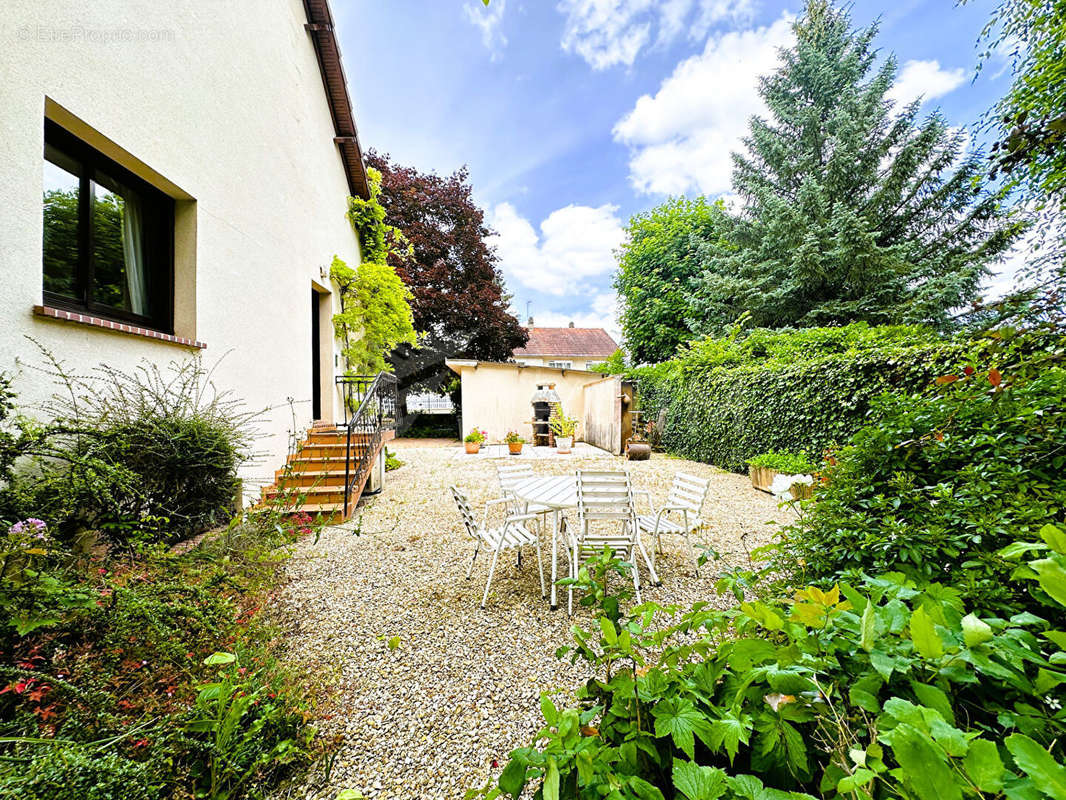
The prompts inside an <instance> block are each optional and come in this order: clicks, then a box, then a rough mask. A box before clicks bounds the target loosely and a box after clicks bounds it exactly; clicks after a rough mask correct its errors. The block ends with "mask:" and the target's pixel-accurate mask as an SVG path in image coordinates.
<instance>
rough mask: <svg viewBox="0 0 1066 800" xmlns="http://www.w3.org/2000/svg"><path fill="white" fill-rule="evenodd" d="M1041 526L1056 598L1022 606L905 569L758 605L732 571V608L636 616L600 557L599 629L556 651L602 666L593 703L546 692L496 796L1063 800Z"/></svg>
mask: <svg viewBox="0 0 1066 800" xmlns="http://www.w3.org/2000/svg"><path fill="white" fill-rule="evenodd" d="M1042 536H1043V541H1040V542H1035V543H1025V544H1019V545H1016V546H1015V548H1013V549H1014V552H1015V557H1017V556H1018V555H1019V554H1020V553H1024V552H1028V551H1029V549H1030V548H1031V549H1032V550H1037V551H1039V552H1038V553H1037V555H1039V556H1041V557H1040V558H1038V559H1035V560H1032V561H1030V563H1029V565H1028V566H1027V567H1026V566H1023V567H1021V568H1020V571H1019V578H1020V579H1023V580H1024V579H1032V578H1035V579H1036V580H1029V581H1027V583H1028V584H1029V585H1030V586H1031V588H1032V590H1033V594H1034V600H1035V601H1036V602H1038V603H1039V604H1041V605H1042V606H1043V609H1044V613H1043V615H1042V616H1038V615H1035V614H1031V613H1024V614H1018V615H1014V616H1012V617H1010V618H1009V619H1007V618H1003V617H994V616H979V615H977V614H975V613H973V612H972V611H971V610H970V609H969V608H968V607H967V606H966V604H965V603H964V602H963V601H962V600H961V599H960V596H959V593H958V592H957V591H956V590H954V589H953V588H951V587H948V586H945V585H942V584H939V583H932V584H925V585H922V586H919V585H916V584H915V583H914V582H913V581H910V580H908V579H907V578H905V577H904V576H903V575H901V574H899V573H889V574H886V575H884V576H882V577H879V578H864V579H863V580H862V581H861V582H859V583H856V584H854V585H851V584H840V585H835V586H833V587H832V588H830V589H828V590H823V589H820V588H817V587H807V588H803V589H800V590H798V591H796V592H795V593H794V595H793V596H791V597H789V598H787V599H786V598H780V599H769V600H752V601H743V597H744V594H743V592H742V591H740V589H739V585H740V584H737V583H734V584H733V585H734V587H735V588H736V592H737V595H738V599H740V600H741V601H742V602H741V603H740V606H739V607H738V608H735V609H732V610H729V611H719V610H716V609H712V608H710V607H709V606H707V605H706V604H704V603H698V604H696V605H694V606H693V607H692V608H691V609H690V610H688V611H684V612H683V613H680V614H679V612H680V609H678V608H676V607H665V608H664V607H660V606H658V605H656V604H654V603H645V604H643V605H641V606H637V607H635V608H633V609H632V610H631V611H630V612H629V613H628V614H623V613H621V611H620V608H621V603H623V602H624V601H625V600H626V599H627V598H626V596H625V594H622V595H612V594H609V593H608V592H607V590H606V587H607V585H608V584H607V581H606V578H607V575H608V574H609V573H610V572H612V571H618V572H623V573H624V572H625V571H626V567H627V566H628V565H625V564H623V563H622V562H619V561H617V560H615V559H612V558H610V556H609V554H607V553H604V554H603V555H602V556H601V557H600V558H598V559H596V560H594V561H592V562H590V563H589V564H588V565H587V566H586V567H585V568H583V570H582V573H581V575H580V577H579V579H578V583H579V584H580V588H581V589H583V590H584V595H583V602H584V603H585V604H586V605H591V606H593V608H594V610H595V618H596V623H597V625H596V626H595V627H593V629H591V630H586V629H582V628H579V627H576V628H575V629H574V640H575V645H574V647H573V648H562V649H561V651H560V653H559V655H566V654H567V653H569V655H570V657H571V660H573V661H575V662H576V661H584V662H585V663H586V664H587V665H588V667H589V669H590V670H591V672H592V674H591V676H590V677H589V680H588V681H587V683H585V684H584V685H583V686H582V687H581V688H580V689H579V691H578V703H577V705H576V706H575V707H572V708H557V707H556V706H555V705H554V703H553V702H552V700H551V699H550V697H549V696H548V695H547V694H546V695H542V698H541V709H542V712H543V715H544V720H545V724H544V727H543V728H542V729H541V730H540V731H539V733H538V734H537V736H536V742H535V744H534V746H532V747H524V748H520V749H518V750H515V751H514V752H513V753H512V754H511V758H510V761H509V763H508V764H507V766H506V767H505V768H504V770H503V772H502V774H501V775H500V778H499V782H498V786H497V787H496V788H493V789H488V788H486V790H483V794H485V795H487V796H488V797H490V798H492V797H500V796H506V797H512V798H518V797H519V795H520V793H521V792H522V790H523V788H524V787H525V786H526V785H527V784H529V783H532V784H533V785H534V786H535V787H536V791H535V793H534V795H533V796H534V798H536V800H558V799H560V798H562V799H569V798H582V799H583V798H604V797H608V798H616V800H626V799H629V798H632V799H633V800H670V799H671V798H678V799H679V800H718V798H746V799H747V800H789V798H791V800H802V799H803V798H813V797H825V798H833V797H851V798H856V799H857V800H869V799H870V798H890V797H905V798H916V799H917V800H962V798H979V797H1004V796H1005V797H1007V798H1027V799H1028V800H1039V799H1040V798H1044V797H1047V798H1055V799H1056V800H1058V799H1059V798H1062V797H1063V796H1066V767H1063V759H1064V758H1066V749H1064V745H1063V736H1064V734H1066V710H1064V709H1063V708H1062V703H1061V697H1062V691H1061V687H1062V686H1063V685H1064V684H1066V631H1064V630H1062V626H1061V622H1062V620H1063V618H1064V614H1066V605H1064V604H1063V603H1064V601H1066V571H1063V567H1064V566H1066V532H1064V531H1063V530H1062V529H1059V528H1055V527H1053V526H1047V527H1046V528H1045V530H1044V531H1043V532H1042ZM1031 555H1032V553H1030V557H1031ZM1056 570H1057V572H1056ZM734 577H735V576H734ZM618 583H619V584H620V585H621V586H623V587H624V586H625V585H626V582H625V580H624V579H623V580H621V581H619V582H618ZM729 583H730V581H729V580H728V579H724V580H723V581H722V584H723V588H724V587H725V586H726V585H728V584H729ZM472 794H474V793H472Z"/></svg>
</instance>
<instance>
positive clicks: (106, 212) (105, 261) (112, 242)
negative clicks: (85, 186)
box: [90, 171, 148, 315]
mask: <svg viewBox="0 0 1066 800" xmlns="http://www.w3.org/2000/svg"><path fill="white" fill-rule="evenodd" d="M90 186H91V189H92V214H93V221H92V226H93V287H92V299H93V302H96V303H101V304H103V305H107V306H110V307H111V308H118V309H122V310H123V311H132V312H133V313H134V314H142V315H143V314H147V313H148V291H147V286H146V284H145V271H144V247H143V241H144V232H143V230H142V222H141V218H142V213H141V201H140V198H139V197H138V195H137V193H136V192H134V191H133V190H132V189H129V188H128V187H126V186H123V185H122V184H121V183H119V182H118V181H117V180H114V179H113V178H110V177H108V176H107V175H105V174H103V173H101V172H99V171H98V172H97V173H96V180H94V181H91V182H90Z"/></svg>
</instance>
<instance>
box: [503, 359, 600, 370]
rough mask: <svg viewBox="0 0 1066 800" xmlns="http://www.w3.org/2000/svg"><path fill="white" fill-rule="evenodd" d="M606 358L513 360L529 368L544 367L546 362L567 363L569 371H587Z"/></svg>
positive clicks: (546, 364)
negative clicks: (568, 363)
mask: <svg viewBox="0 0 1066 800" xmlns="http://www.w3.org/2000/svg"><path fill="white" fill-rule="evenodd" d="M606 360H607V359H606V358H587V357H585V356H518V357H516V358H515V361H517V362H518V363H519V364H525V365H526V366H529V367H546V366H548V362H549V361H551V362H560V361H569V362H570V369H576V370H587V369H589V367H590V366H592V365H595V364H602V363H603V362H604V361H606Z"/></svg>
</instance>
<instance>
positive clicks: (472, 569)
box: [466, 542, 481, 580]
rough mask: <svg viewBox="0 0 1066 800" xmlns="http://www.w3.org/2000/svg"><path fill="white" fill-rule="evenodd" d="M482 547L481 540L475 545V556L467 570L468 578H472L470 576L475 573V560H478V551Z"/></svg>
mask: <svg viewBox="0 0 1066 800" xmlns="http://www.w3.org/2000/svg"><path fill="white" fill-rule="evenodd" d="M480 549H481V542H478V543H477V544H476V545H474V557H473V558H472V559H470V566H469V567H468V568H467V570H466V579H467V580H470V576H471V575H472V574H473V573H474V562H475V561H477V551H478V550H480Z"/></svg>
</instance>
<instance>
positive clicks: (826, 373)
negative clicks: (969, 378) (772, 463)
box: [629, 325, 970, 472]
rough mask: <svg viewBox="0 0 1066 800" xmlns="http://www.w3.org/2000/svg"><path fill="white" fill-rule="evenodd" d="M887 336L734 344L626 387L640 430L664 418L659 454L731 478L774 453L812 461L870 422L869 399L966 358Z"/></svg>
mask: <svg viewBox="0 0 1066 800" xmlns="http://www.w3.org/2000/svg"><path fill="white" fill-rule="evenodd" d="M887 330H888V331H889V332H890V333H886V329H879V328H867V327H866V326H864V325H853V326H846V327H844V328H834V329H814V330H812V331H794V332H782V333H778V334H769V333H767V332H765V331H753V332H752V333H751V334H749V336H748V337H745V339H742V340H739V341H733V340H712V341H711V342H708V343H701V344H698V345H694V346H693V347H692V348H690V349H689V350H688V351H687V352H685V353H682V354H681V355H680V356H679V357H678V358H677V359H675V360H673V361H669V362H665V363H663V364H658V365H655V366H651V367H639V368H636V369H633V370H631V371H630V372H629V377H630V378H632V379H634V380H636V381H637V385H638V392H639V397H640V407H641V409H642V412H643V418H644V420H645V421H651V422H657V421H659V419H660V415H661V414H662V412H664V411H665V424H664V426H663V427H662V429H661V431H660V436H661V444H662V445H663V447H665V448H666V449H667V450H668V451H670V452H672V453H675V454H677V455H679V456H683V457H685V458H689V459H692V460H694V461H705V462H709V463H712V464H716V465H718V466H720V467H722V468H723V469H729V470H733V471H735V472H745V471H746V470H747V461H748V459H750V458H753V457H755V456H757V455H759V454H760V453H767V452H770V451H787V452H793V453H806V454H808V455H809V456H811V457H813V458H816V459H817V458H819V457H820V456H821V453H822V451H823V450H824V449H825V448H826V447H829V446H830V445H833V444H837V443H844V442H846V441H847V440H848V439H849V438H850V437H851V436H852V435H853V434H854V433H855V432H856V431H857V430H858V429H859V428H860V427H862V426H863V425H864V424H865V423H866V422H867V419H868V414H869V412H870V407H871V401H872V400H873V399H874V398H876V397H877V396H879V395H881V394H883V393H885V392H889V391H897V390H904V391H915V390H919V389H921V388H923V387H925V386H926V385H928V384H929V382H930V381H931V380H932V379H933V378H935V377H936V376H937V375H940V374H942V373H943V372H945V371H948V370H950V369H951V367H953V366H954V365H956V364H957V363H958V362H959V361H960V359H963V358H965V356H966V354H967V353H968V352H969V350H970V345H969V344H968V343H967V342H965V341H963V340H945V339H937V338H935V337H933V336H931V335H929V334H927V333H926V332H925V331H923V330H921V329H914V328H891V329H887ZM790 341H791V342H792V343H793V344H795V343H796V342H797V341H799V342H800V343H801V344H803V345H804V347H803V348H795V347H789V346H788V343H789V342H790ZM768 342H770V346H768V345H767V343H768ZM756 343H757V344H758V346H754V345H755V344H756ZM827 343H828V344H827ZM708 351H713V353H714V355H713V357H710V358H708Z"/></svg>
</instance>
